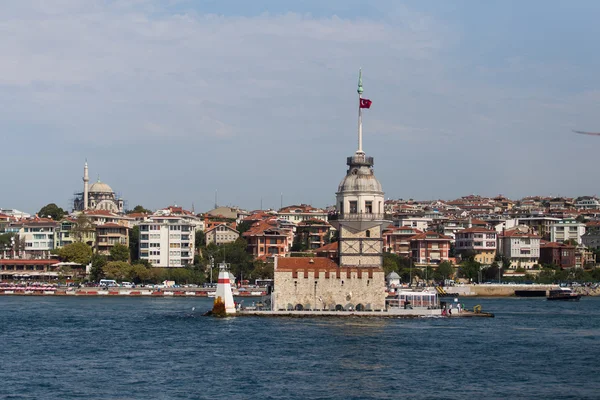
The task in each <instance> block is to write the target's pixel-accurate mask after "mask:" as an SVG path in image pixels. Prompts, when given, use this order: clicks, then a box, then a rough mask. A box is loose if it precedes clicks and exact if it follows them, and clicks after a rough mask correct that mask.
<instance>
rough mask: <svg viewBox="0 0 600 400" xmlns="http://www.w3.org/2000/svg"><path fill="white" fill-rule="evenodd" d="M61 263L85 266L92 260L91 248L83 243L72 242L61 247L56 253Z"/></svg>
mask: <svg viewBox="0 0 600 400" xmlns="http://www.w3.org/2000/svg"><path fill="white" fill-rule="evenodd" d="M57 253H58V256H59V257H60V258H61V260H62V261H66V262H74V263H77V264H81V265H87V264H89V262H90V261H91V259H92V248H91V247H90V246H88V245H87V244H85V243H81V242H74V243H70V244H67V245H66V246H63V247H61V248H60V249H58V251H57Z"/></svg>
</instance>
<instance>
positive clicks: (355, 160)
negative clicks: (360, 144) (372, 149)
mask: <svg viewBox="0 0 600 400" xmlns="http://www.w3.org/2000/svg"><path fill="white" fill-rule="evenodd" d="M373 164H374V162H373V157H367V156H365V155H364V154H355V155H353V156H352V157H348V158H346V165H348V166H350V165H367V166H369V167H370V166H372V165H373Z"/></svg>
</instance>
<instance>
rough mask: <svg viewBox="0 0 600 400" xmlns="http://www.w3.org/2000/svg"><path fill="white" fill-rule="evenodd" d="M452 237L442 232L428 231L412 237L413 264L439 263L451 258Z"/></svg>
mask: <svg viewBox="0 0 600 400" xmlns="http://www.w3.org/2000/svg"><path fill="white" fill-rule="evenodd" d="M451 241H452V238H450V237H449V236H444V235H442V234H441V233H438V232H433V231H427V232H423V233H418V234H416V235H415V236H413V237H411V238H410V251H411V258H412V262H413V265H421V266H425V265H438V264H439V263H441V262H442V261H449V260H450V242H451Z"/></svg>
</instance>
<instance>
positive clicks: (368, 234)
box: [365, 229, 371, 238]
mask: <svg viewBox="0 0 600 400" xmlns="http://www.w3.org/2000/svg"><path fill="white" fill-rule="evenodd" d="M365 235H366V236H367V237H368V238H370V237H371V231H370V230H368V229H367V231H366V232H365Z"/></svg>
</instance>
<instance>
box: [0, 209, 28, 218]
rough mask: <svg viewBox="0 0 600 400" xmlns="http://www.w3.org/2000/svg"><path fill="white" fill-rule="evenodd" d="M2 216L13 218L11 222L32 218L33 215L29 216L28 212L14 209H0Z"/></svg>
mask: <svg viewBox="0 0 600 400" xmlns="http://www.w3.org/2000/svg"><path fill="white" fill-rule="evenodd" d="M0 214H3V215H7V216H9V217H11V220H15V221H18V220H21V219H28V218H31V214H27V213H26V212H23V211H19V210H17V209H14V208H0Z"/></svg>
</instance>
